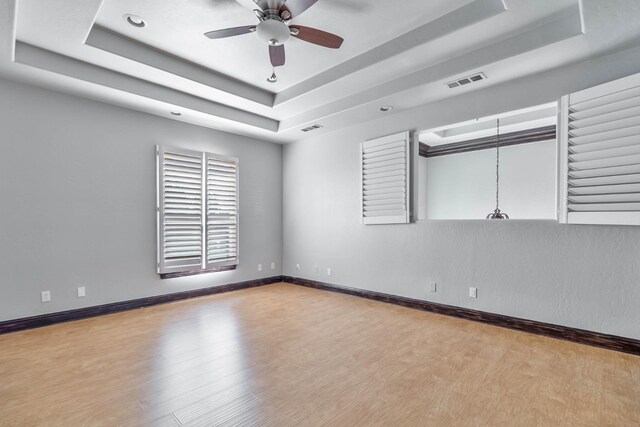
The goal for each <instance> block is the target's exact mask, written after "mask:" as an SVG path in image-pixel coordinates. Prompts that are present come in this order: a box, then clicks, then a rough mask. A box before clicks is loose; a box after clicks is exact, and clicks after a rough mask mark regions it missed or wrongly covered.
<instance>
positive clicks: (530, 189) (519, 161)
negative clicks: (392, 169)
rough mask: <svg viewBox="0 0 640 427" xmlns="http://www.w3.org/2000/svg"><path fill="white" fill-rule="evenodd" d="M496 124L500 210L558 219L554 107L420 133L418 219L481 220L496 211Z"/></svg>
mask: <svg viewBox="0 0 640 427" xmlns="http://www.w3.org/2000/svg"><path fill="white" fill-rule="evenodd" d="M497 119H500V210H501V211H503V212H506V213H507V214H508V215H509V217H510V218H511V219H549V220H555V219H556V210H557V209H556V189H557V184H556V175H557V172H556V170H557V160H556V158H557V142H556V122H557V106H556V104H555V103H553V104H545V105H540V106H535V107H530V108H527V109H524V110H518V111H511V112H508V113H502V114H499V115H497V116H491V117H486V118H480V119H478V120H473V121H469V122H464V123H457V124H451V125H447V126H443V127H441V128H437V129H431V130H428V131H424V132H421V133H420V142H421V144H420V160H419V174H418V175H419V178H418V182H419V185H420V193H419V196H418V201H419V210H418V217H419V218H420V219H446V220H468V219H477V220H482V219H485V217H486V216H487V214H489V213H490V212H492V211H493V210H494V209H495V207H496V125H497Z"/></svg>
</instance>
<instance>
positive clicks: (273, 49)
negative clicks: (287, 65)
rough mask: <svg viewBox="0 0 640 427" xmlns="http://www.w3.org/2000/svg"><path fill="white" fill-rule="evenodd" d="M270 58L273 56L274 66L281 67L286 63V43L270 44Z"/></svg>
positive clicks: (272, 63)
mask: <svg viewBox="0 0 640 427" xmlns="http://www.w3.org/2000/svg"><path fill="white" fill-rule="evenodd" d="M269 58H271V65H273V66H274V67H281V66H283V65H284V60H285V58H284V45H283V44H281V45H279V46H269Z"/></svg>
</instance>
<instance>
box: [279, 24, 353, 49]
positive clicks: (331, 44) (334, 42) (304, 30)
mask: <svg viewBox="0 0 640 427" xmlns="http://www.w3.org/2000/svg"><path fill="white" fill-rule="evenodd" d="M289 28H290V29H292V30H293V31H291V35H292V36H294V37H297V38H299V39H300V40H304V41H306V42H309V43H313V44H317V45H320V46H324V47H328V48H331V49H340V46H342V42H343V41H344V39H343V38H342V37H340V36H336V35H335V34H331V33H327V32H326V31H322V30H318V29H317V28H309V27H303V26H300V25H291V26H290V27H289Z"/></svg>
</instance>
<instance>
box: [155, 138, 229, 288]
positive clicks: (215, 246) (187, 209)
mask: <svg viewBox="0 0 640 427" xmlns="http://www.w3.org/2000/svg"><path fill="white" fill-rule="evenodd" d="M157 172H158V184H157V186H158V193H157V217H158V219H157V221H158V266H157V267H158V273H159V274H160V275H161V276H163V277H167V276H168V277H171V276H172V275H183V274H195V273H202V272H210V271H220V270H222V269H229V268H232V267H234V266H236V265H237V264H238V160H237V159H235V158H230V157H225V156H219V155H216V154H211V153H202V152H197V151H190V150H183V149H175V148H170V147H157Z"/></svg>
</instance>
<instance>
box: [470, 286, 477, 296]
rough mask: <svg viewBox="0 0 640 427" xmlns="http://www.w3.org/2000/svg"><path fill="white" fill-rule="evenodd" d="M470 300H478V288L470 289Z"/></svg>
mask: <svg viewBox="0 0 640 427" xmlns="http://www.w3.org/2000/svg"><path fill="white" fill-rule="evenodd" d="M469 298H478V288H469Z"/></svg>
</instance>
